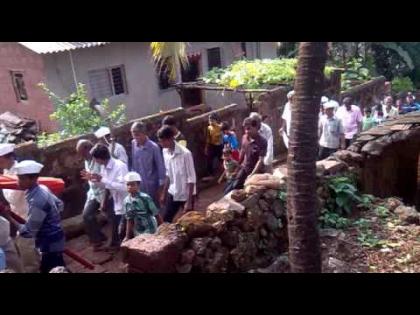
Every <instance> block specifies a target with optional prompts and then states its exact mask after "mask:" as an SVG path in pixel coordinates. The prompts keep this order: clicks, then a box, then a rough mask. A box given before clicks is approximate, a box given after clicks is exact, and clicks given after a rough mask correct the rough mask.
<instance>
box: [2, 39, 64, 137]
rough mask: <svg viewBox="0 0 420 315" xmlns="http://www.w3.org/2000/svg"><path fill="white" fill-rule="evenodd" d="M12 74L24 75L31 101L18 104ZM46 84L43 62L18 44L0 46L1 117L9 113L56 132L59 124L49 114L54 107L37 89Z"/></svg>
mask: <svg viewBox="0 0 420 315" xmlns="http://www.w3.org/2000/svg"><path fill="white" fill-rule="evenodd" d="M10 71H22V72H23V80H24V83H25V88H26V92H27V94H28V100H25V101H19V102H18V101H17V98H16V93H15V90H14V88H13V83H12V77H11V73H10ZM43 81H45V77H44V64H43V61H42V58H41V57H40V56H39V55H38V54H36V53H34V52H32V51H31V50H29V49H27V48H25V47H23V46H21V45H19V44H17V43H8V42H0V113H3V112H6V111H10V112H12V113H14V114H18V115H20V116H23V117H27V118H31V119H34V120H36V121H38V123H39V126H40V128H41V130H45V131H53V130H54V129H55V128H56V124H55V123H54V122H51V121H50V119H49V114H51V113H52V111H53V104H52V103H51V102H50V100H49V98H48V96H47V95H46V94H45V93H44V91H42V89H41V88H39V87H38V86H37V84H38V83H40V82H43Z"/></svg>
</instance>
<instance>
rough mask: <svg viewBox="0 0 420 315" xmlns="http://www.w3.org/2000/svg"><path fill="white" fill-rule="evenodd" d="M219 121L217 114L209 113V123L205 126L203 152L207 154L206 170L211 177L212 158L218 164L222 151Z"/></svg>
mask: <svg viewBox="0 0 420 315" xmlns="http://www.w3.org/2000/svg"><path fill="white" fill-rule="evenodd" d="M219 121H220V120H219V116H218V115H217V114H216V113H212V114H210V116H209V125H208V127H207V141H206V148H205V154H206V156H207V171H208V174H209V175H210V176H211V177H213V176H214V173H215V171H214V167H213V164H214V160H217V164H218V166H219V162H220V159H221V157H222V151H223V137H222V128H221V125H220V123H219ZM216 169H217V168H216Z"/></svg>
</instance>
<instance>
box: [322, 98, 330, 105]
mask: <svg viewBox="0 0 420 315" xmlns="http://www.w3.org/2000/svg"><path fill="white" fill-rule="evenodd" d="M328 101H329V99H328V97H326V96H323V97H321V105H323V104H325V103H327V102H328Z"/></svg>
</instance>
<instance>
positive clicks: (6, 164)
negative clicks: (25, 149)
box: [0, 143, 41, 273]
mask: <svg viewBox="0 0 420 315" xmlns="http://www.w3.org/2000/svg"><path fill="white" fill-rule="evenodd" d="M17 164H18V162H17V161H16V157H15V145H14V144H10V143H2V144H0V168H1V169H3V170H4V171H3V174H4V175H16V170H15V168H14V167H15V166H16V165H17ZM3 196H4V198H5V201H6V202H7V206H8V207H10V210H11V211H13V212H14V213H16V214H18V215H19V216H20V217H22V218H24V219H27V218H28V210H29V207H28V203H27V201H26V198H25V191H23V190H15V189H3ZM12 242H13V246H15V243H16V245H17V247H18V249H19V258H20V259H21V263H22V264H23V268H24V269H25V272H28V273H32V272H38V271H39V266H40V261H41V257H40V255H39V252H38V251H36V250H35V241H34V239H28V238H24V237H20V236H19V235H18V236H16V238H15V239H14V241H12ZM9 248H11V247H9ZM14 269H16V268H14ZM16 271H17V272H23V271H22V270H19V271H18V270H16Z"/></svg>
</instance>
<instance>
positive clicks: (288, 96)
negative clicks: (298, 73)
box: [287, 91, 295, 98]
mask: <svg viewBox="0 0 420 315" xmlns="http://www.w3.org/2000/svg"><path fill="white" fill-rule="evenodd" d="M293 95H295V91H290V92H289V93H287V98H291V97H292V96H293Z"/></svg>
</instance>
